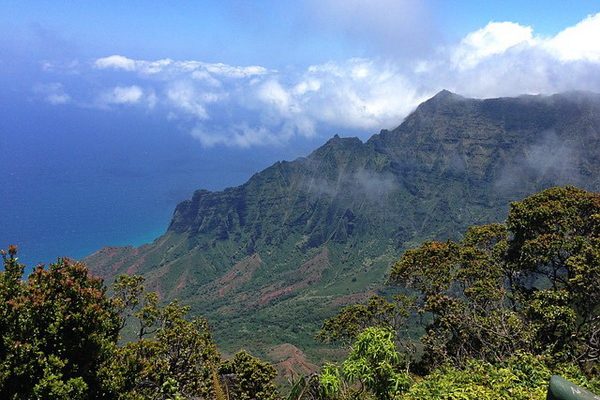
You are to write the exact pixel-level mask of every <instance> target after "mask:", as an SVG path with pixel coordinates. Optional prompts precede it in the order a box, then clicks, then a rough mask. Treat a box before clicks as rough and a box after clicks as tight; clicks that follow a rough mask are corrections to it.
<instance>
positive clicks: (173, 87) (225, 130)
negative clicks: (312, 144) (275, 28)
mask: <svg viewBox="0 0 600 400" xmlns="http://www.w3.org/2000/svg"><path fill="white" fill-rule="evenodd" d="M330 3H331V4H334V5H335V2H330ZM328 4H329V3H328ZM328 7H329V6H328ZM367 17H368V16H367ZM383 34H386V35H388V34H392V33H390V32H387V31H386V32H385V33H382V35H383ZM599 37H600V13H599V14H596V15H591V16H589V17H587V18H586V19H584V20H582V21H581V22H579V23H577V24H576V25H574V26H571V27H567V28H566V29H564V30H563V31H561V32H559V33H558V34H556V35H554V36H551V37H543V36H540V35H537V34H536V33H535V31H534V30H533V28H532V27H529V26H523V25H520V24H518V23H515V22H490V23H488V24H487V25H486V26H485V27H483V28H481V29H478V30H476V31H474V32H471V33H469V34H467V35H466V36H465V37H463V38H462V39H461V40H460V41H459V42H457V43H454V44H452V45H447V46H444V47H439V48H437V49H436V50H435V51H432V52H431V53H430V55H429V56H428V57H423V56H419V57H417V56H415V57H413V58H412V59H411V61H406V60H405V61H403V62H399V61H394V57H391V58H389V59H383V58H380V59H364V58H356V59H350V60H346V61H343V62H328V63H322V64H318V65H312V66H309V67H307V68H305V69H303V70H298V69H294V68H288V69H286V70H284V71H277V70H273V69H269V68H268V67H265V66H258V65H255V66H234V65H227V64H222V63H207V62H202V61H193V60H191V61H176V60H171V59H160V60H137V59H132V58H128V57H126V56H123V55H110V56H107V57H102V58H98V59H96V60H93V61H92V62H91V63H83V62H78V63H75V64H73V65H72V66H70V67H68V68H71V69H73V68H76V69H77V74H72V71H71V76H78V77H89V76H95V77H96V79H98V82H100V83H101V84H102V83H105V82H113V84H112V85H110V86H106V87H103V88H101V89H99V88H98V86H99V84H98V83H97V82H95V83H94V84H93V85H92V84H89V82H90V80H91V79H92V78H87V79H83V78H82V79H81V82H79V81H77V80H75V81H73V80H71V82H72V85H78V84H79V85H86V84H87V85H88V87H86V88H85V90H81V89H80V88H79V87H78V88H77V89H78V90H77V91H76V92H77V93H78V96H79V97H77V98H76V97H75V96H74V95H71V94H70V92H69V86H68V85H67V84H66V83H62V82H61V83H58V82H55V81H56V80H57V79H56V77H57V74H58V76H60V72H57V70H58V69H59V68H49V67H48V65H49V64H48V63H45V64H44V71H53V74H54V75H53V76H52V78H53V79H54V81H53V82H52V83H46V84H40V85H37V86H36V87H35V88H34V92H35V93H36V94H37V95H38V97H39V98H41V99H43V100H45V101H47V102H49V103H52V104H56V105H58V104H65V103H70V104H80V105H81V104H85V105H88V106H89V105H90V104H93V105H96V106H100V107H104V108H107V109H112V108H117V107H139V108H144V109H147V110H149V111H152V112H160V113H163V114H164V115H165V117H167V118H170V119H173V120H177V121H178V122H179V124H178V126H181V127H183V128H184V129H187V130H188V131H189V132H190V134H191V135H193V136H194V137H195V138H197V139H198V140H199V141H200V142H201V143H202V144H203V145H204V146H216V145H226V146H240V147H250V146H255V145H277V144H283V143H286V142H287V141H289V140H290V139H291V138H293V137H312V136H314V135H317V134H318V133H319V132H322V134H324V135H327V136H329V135H331V134H332V133H333V132H332V130H339V131H341V132H344V131H353V132H356V131H362V132H365V134H370V133H373V132H374V131H376V130H378V129H381V128H393V127H395V126H397V125H398V124H399V123H400V122H401V121H402V119H403V118H404V117H405V116H406V115H407V114H408V113H409V112H410V111H412V110H413V109H414V108H415V107H416V106H417V105H418V104H419V103H420V102H422V101H423V100H425V99H427V98H429V97H430V96H432V95H433V94H435V93H436V92H437V91H439V90H441V89H444V88H445V89H449V90H451V91H453V92H456V93H459V94H462V95H465V96H470V97H479V98H483V97H498V96H514V95H519V94H539V93H543V94H550V93H555V92H561V91H567V90H590V91H600V41H599V40H598V39H597V38H599ZM66 72H67V71H66V68H65V71H64V75H65V76H66V75H67V73H66ZM86 96H87V98H86Z"/></svg>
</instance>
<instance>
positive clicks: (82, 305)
mask: <svg viewBox="0 0 600 400" xmlns="http://www.w3.org/2000/svg"><path fill="white" fill-rule="evenodd" d="M2 257H3V261H4V272H0V304H1V305H0V313H1V315H0V319H1V320H2V322H1V325H0V329H1V331H0V336H1V342H0V360H1V361H0V397H2V398H6V399H30V398H55V399H77V398H82V399H83V398H85V399H94V398H106V397H107V396H108V393H106V388H105V387H104V384H103V381H102V379H101V377H100V376H99V375H98V370H99V369H100V366H101V365H102V364H103V363H104V362H105V361H106V360H108V359H109V358H110V355H111V354H112V351H113V349H114V345H115V343H116V339H117V335H118V330H119V317H118V314H117V311H116V309H115V308H114V306H113V304H112V302H111V301H110V300H109V299H108V298H107V296H106V289H105V288H104V286H103V284H102V281H101V280H100V279H97V278H94V277H91V276H90V275H89V274H88V271H87V269H86V268H85V266H84V265H83V264H81V263H78V262H75V261H71V260H69V259H59V260H58V261H57V262H56V263H54V264H52V265H50V267H49V269H47V270H46V269H44V268H43V267H41V266H39V267H37V268H36V269H35V270H34V272H33V273H32V274H31V275H30V276H29V278H28V280H27V281H23V280H22V274H23V270H24V267H23V265H21V264H19V263H18V259H17V258H16V247H14V246H11V247H9V251H8V253H6V252H3V253H2Z"/></svg>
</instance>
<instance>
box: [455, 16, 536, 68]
mask: <svg viewBox="0 0 600 400" xmlns="http://www.w3.org/2000/svg"><path fill="white" fill-rule="evenodd" d="M533 44H534V40H533V29H532V28H531V27H529V26H522V25H519V24H516V23H514V22H490V23H489V24H487V25H486V26H485V27H484V28H481V29H479V30H476V31H475V32H471V33H469V34H468V35H467V36H465V37H464V38H463V39H462V40H461V42H460V44H459V45H458V47H457V48H455V49H454V50H453V52H452V63H453V64H454V66H456V67H457V68H458V69H465V68H472V67H474V66H476V65H477V64H479V63H480V62H481V61H482V60H485V59H486V58H489V57H490V56H494V55H498V54H502V53H505V52H506V51H507V50H509V49H511V48H512V47H515V46H518V45H523V46H528V45H533Z"/></svg>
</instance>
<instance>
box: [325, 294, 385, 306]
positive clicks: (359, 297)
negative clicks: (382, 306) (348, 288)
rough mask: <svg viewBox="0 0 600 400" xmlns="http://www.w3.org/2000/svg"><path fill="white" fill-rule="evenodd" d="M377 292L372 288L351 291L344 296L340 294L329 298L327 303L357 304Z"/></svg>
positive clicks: (337, 304)
mask: <svg viewBox="0 0 600 400" xmlns="http://www.w3.org/2000/svg"><path fill="white" fill-rule="evenodd" d="M376 294H377V292H375V291H374V290H369V291H367V292H361V293H353V294H348V295H346V296H340V297H337V298H335V299H333V300H331V301H330V302H329V304H331V305H332V306H336V307H337V306H347V305H349V304H358V303H362V302H364V301H366V300H368V299H369V298H371V297H373V296H375V295H376Z"/></svg>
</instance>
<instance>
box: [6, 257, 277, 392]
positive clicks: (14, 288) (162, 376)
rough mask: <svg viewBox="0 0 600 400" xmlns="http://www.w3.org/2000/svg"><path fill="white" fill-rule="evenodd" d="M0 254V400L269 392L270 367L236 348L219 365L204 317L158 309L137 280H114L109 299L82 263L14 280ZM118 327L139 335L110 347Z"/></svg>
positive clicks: (13, 270) (62, 263)
mask: <svg viewBox="0 0 600 400" xmlns="http://www.w3.org/2000/svg"><path fill="white" fill-rule="evenodd" d="M2 257H3V260H4V271H3V272H0V307H1V308H0V321H1V322H0V324H1V325H0V338H1V341H0V398H2V399H10V400H13V399H14V400H17V399H23V400H25V399H65V400H67V399H69V400H73V399H123V400H142V399H144V400H145V399H157V400H158V399H161V400H162V399H173V400H180V399H192V398H193V399H197V398H201V399H213V398H214V399H218V400H220V399H226V398H231V399H257V400H272V399H275V398H276V397H277V391H276V389H275V386H274V384H273V383H272V379H273V378H274V376H275V375H276V372H275V370H274V369H273V367H271V366H270V365H268V364H266V363H264V362H262V361H260V360H258V359H256V358H254V357H252V356H251V355H249V354H248V353H246V352H240V353H238V354H236V355H235V356H234V357H233V358H232V359H231V360H228V361H223V360H222V359H221V356H220V354H219V352H218V350H217V346H216V344H215V343H214V340H213V338H212V335H211V333H210V329H209V327H208V323H207V321H206V320H205V319H204V318H199V317H197V318H191V319H190V318H188V316H187V315H188V311H189V308H188V307H183V306H181V305H179V304H178V303H177V302H176V301H174V302H171V303H169V304H167V305H165V306H164V307H162V306H159V305H158V302H157V296H156V294H155V293H147V292H145V291H144V289H143V286H142V285H143V278H141V277H137V276H121V277H119V278H118V279H117V281H116V283H115V285H114V288H113V291H114V295H113V296H112V297H109V296H108V295H107V292H106V288H105V287H104V286H103V284H102V281H101V280H100V279H98V278H94V277H92V276H90V275H89V273H88V270H87V268H86V267H85V265H83V264H82V263H79V262H74V261H71V260H68V259H59V260H58V262H57V263H55V264H52V265H50V267H49V269H47V270H45V269H43V268H42V267H38V268H36V269H35V271H34V272H33V273H32V274H31V275H30V276H29V278H28V279H27V280H26V281H23V280H22V274H23V270H24V266H23V265H21V264H19V263H18V259H17V257H16V247H14V246H11V247H10V248H9V250H8V253H7V252H4V251H3V252H2ZM128 324H131V325H133V326H134V327H135V328H136V330H137V332H138V335H139V336H138V338H137V340H136V341H132V342H128V343H126V344H124V345H118V338H119V332H120V331H121V330H122V329H123V328H125V327H126V325H128Z"/></svg>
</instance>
